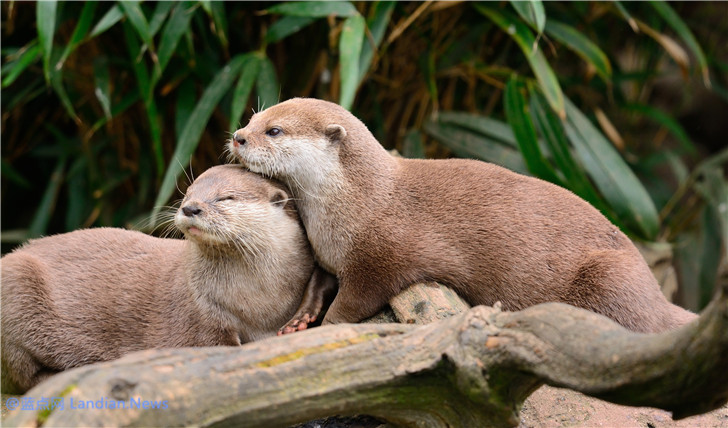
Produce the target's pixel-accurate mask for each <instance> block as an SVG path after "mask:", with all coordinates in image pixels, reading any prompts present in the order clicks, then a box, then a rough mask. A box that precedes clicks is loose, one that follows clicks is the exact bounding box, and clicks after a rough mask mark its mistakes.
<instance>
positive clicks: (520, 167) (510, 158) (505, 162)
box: [423, 122, 528, 174]
mask: <svg viewBox="0 0 728 428" xmlns="http://www.w3.org/2000/svg"><path fill="white" fill-rule="evenodd" d="M423 129H424V130H425V132H426V133H427V134H429V135H430V136H431V137H432V138H434V139H436V140H438V141H439V142H441V143H442V144H443V145H445V146H447V147H448V148H450V150H452V151H453V153H455V154H456V155H457V156H460V157H463V158H475V159H481V160H484V161H488V162H493V163H495V164H498V165H502V166H504V167H506V168H508V169H510V170H512V171H516V172H519V173H522V174H528V169H527V168H526V165H525V164H524V163H523V157H522V156H521V153H519V152H518V150H516V149H513V148H511V147H508V146H505V145H503V144H500V143H498V142H497V141H495V140H492V139H489V138H487V137H484V136H482V135H479V134H476V133H473V132H470V131H468V130H465V129H462V128H459V127H457V126H454V125H451V124H447V123H439V122H426V123H425V124H424V127H423Z"/></svg>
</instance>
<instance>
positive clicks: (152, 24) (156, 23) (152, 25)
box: [149, 1, 179, 37]
mask: <svg viewBox="0 0 728 428" xmlns="http://www.w3.org/2000/svg"><path fill="white" fill-rule="evenodd" d="M175 5H178V6H179V3H178V2H176V1H160V2H157V7H155V8H154V13H153V14H152V19H150V20H149V34H150V35H151V36H152V37H154V35H155V34H157V32H158V31H159V30H160V29H161V28H162V24H164V20H165V19H166V18H167V15H168V14H169V11H170V10H171V9H172V7H173V6H175Z"/></svg>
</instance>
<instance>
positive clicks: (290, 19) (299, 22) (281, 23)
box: [265, 16, 317, 43]
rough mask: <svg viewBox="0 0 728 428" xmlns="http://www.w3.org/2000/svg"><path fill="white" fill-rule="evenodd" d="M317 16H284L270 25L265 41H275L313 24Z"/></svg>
mask: <svg viewBox="0 0 728 428" xmlns="http://www.w3.org/2000/svg"><path fill="white" fill-rule="evenodd" d="M316 19H317V18H314V17H312V16H284V17H282V18H281V19H279V20H277V21H276V22H274V23H273V25H271V26H270V28H269V29H268V32H266V33H265V42H266V43H274V42H277V41H279V40H283V39H285V38H286V37H288V36H290V35H291V34H294V33H297V32H298V31H300V30H301V29H302V28H304V27H306V26H308V25H310V24H312V23H313V22H314V21H316Z"/></svg>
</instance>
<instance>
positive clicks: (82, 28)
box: [56, 1, 98, 70]
mask: <svg viewBox="0 0 728 428" xmlns="http://www.w3.org/2000/svg"><path fill="white" fill-rule="evenodd" d="M97 4H98V3H97V2H93V1H91V2H86V3H85V4H84V5H83V10H81V16H80V17H79V18H78V24H76V29H75V30H73V34H72V35H71V40H69V41H68V43H66V48H65V49H64V50H63V54H62V55H61V59H60V60H59V61H58V63H57V64H56V69H57V70H58V69H60V68H61V67H63V64H64V63H65V62H66V59H67V58H68V56H69V55H71V53H73V51H74V50H76V48H77V47H78V45H80V44H81V42H82V41H83V40H84V38H85V37H86V33H88V30H89V28H91V20H92V19H93V18H94V12H95V11H96V5H97Z"/></svg>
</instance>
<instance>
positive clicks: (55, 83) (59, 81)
mask: <svg viewBox="0 0 728 428" xmlns="http://www.w3.org/2000/svg"><path fill="white" fill-rule="evenodd" d="M51 87H52V88H53V90H54V91H55V92H56V95H58V98H60V100H61V104H63V108H65V109H66V113H68V115H69V116H70V117H71V118H72V119H73V120H74V121H75V122H76V123H80V119H79V118H78V115H77V114H76V110H75V109H74V108H73V103H71V99H70V98H69V97H68V93H67V92H66V88H64V87H63V74H62V73H61V71H60V70H51Z"/></svg>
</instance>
